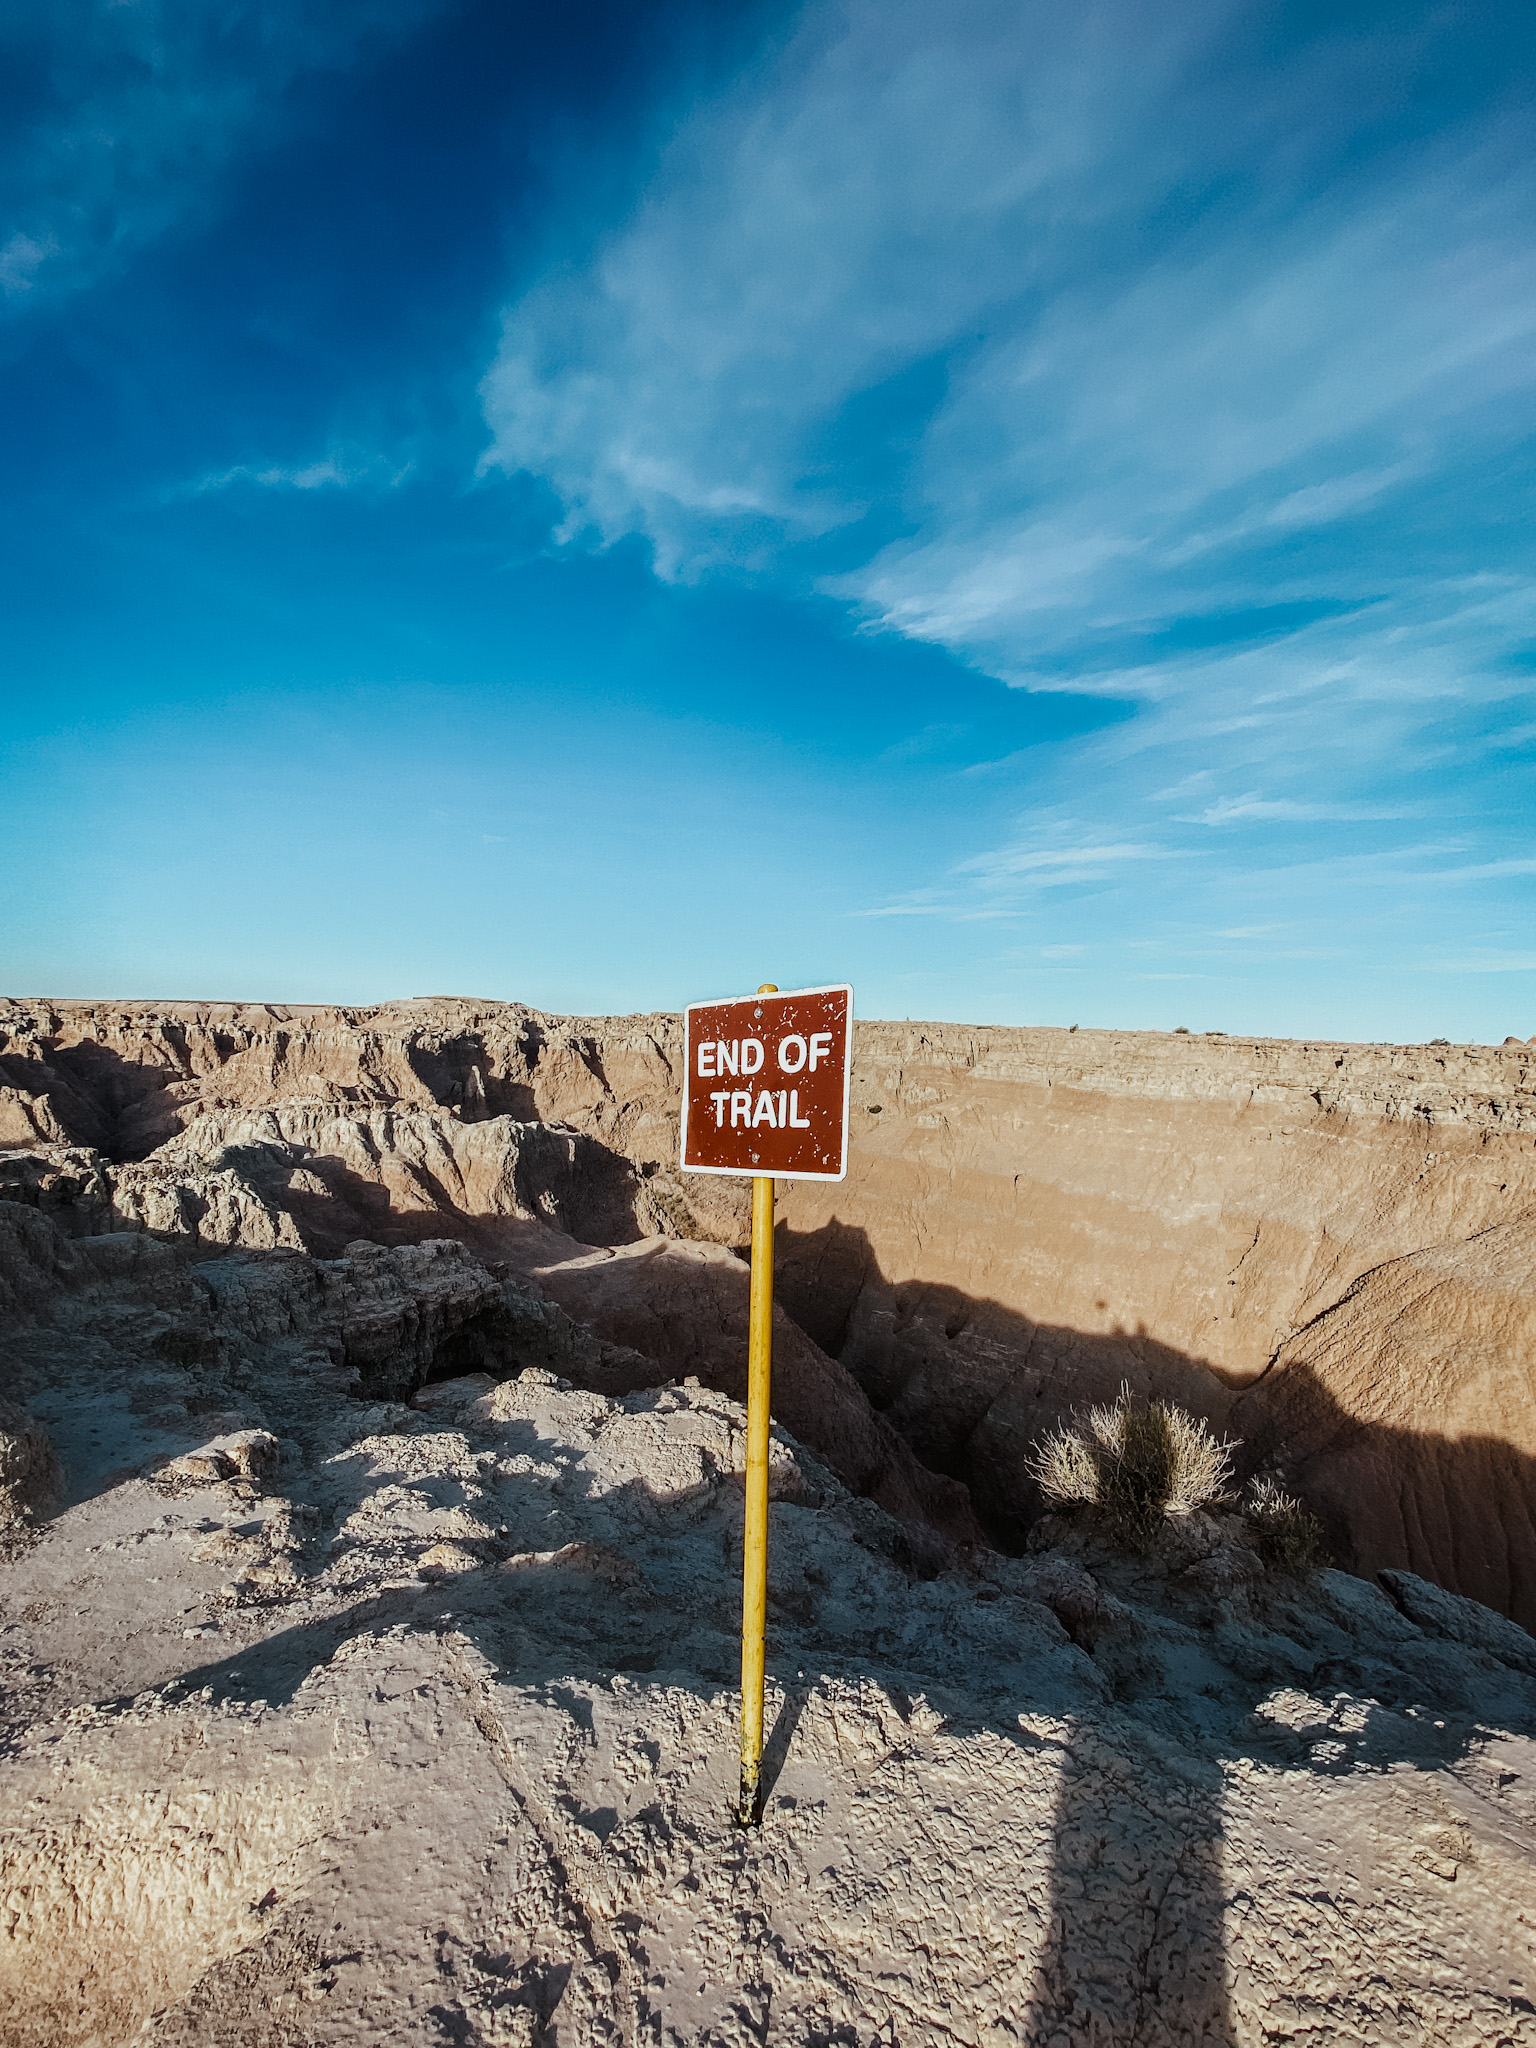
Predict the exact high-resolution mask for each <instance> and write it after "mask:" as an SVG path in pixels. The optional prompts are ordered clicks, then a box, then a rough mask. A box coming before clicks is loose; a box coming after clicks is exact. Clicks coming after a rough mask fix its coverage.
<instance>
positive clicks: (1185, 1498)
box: [1029, 1387, 1235, 1550]
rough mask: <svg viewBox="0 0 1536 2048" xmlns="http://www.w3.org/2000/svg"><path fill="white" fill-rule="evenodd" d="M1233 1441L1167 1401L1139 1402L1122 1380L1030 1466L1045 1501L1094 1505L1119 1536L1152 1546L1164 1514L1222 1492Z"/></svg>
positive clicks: (1055, 1434) (1136, 1545)
mask: <svg viewBox="0 0 1536 2048" xmlns="http://www.w3.org/2000/svg"><path fill="white" fill-rule="evenodd" d="M1234 1448H1235V1446H1234V1445H1232V1444H1227V1443H1222V1442H1221V1441H1219V1440H1218V1439H1217V1438H1216V1437H1214V1436H1213V1435H1212V1434H1211V1431H1210V1429H1209V1428H1208V1427H1207V1425H1206V1424H1205V1423H1203V1422H1201V1421H1199V1420H1197V1418H1196V1417H1195V1416H1193V1415H1187V1414H1186V1413H1185V1412H1184V1410H1183V1409H1182V1408H1176V1407H1175V1406H1174V1405H1173V1403H1172V1402H1171V1401H1153V1402H1152V1403H1151V1404H1150V1405H1149V1406H1148V1407H1146V1408H1137V1407H1136V1406H1134V1404H1133V1403H1132V1401H1131V1395H1130V1389H1129V1388H1128V1387H1122V1388H1121V1389H1120V1392H1119V1395H1118V1396H1117V1397H1116V1399H1115V1400H1113V1401H1110V1402H1106V1403H1104V1404H1103V1405H1102V1406H1099V1407H1096V1408H1090V1409H1089V1410H1088V1412H1087V1414H1086V1415H1085V1416H1084V1417H1083V1418H1082V1419H1081V1421H1077V1420H1075V1419H1074V1421H1073V1422H1072V1423H1071V1424H1070V1425H1068V1426H1066V1427H1064V1428H1061V1429H1057V1430H1054V1431H1052V1433H1051V1434H1050V1435H1049V1436H1048V1437H1046V1438H1044V1439H1043V1440H1042V1441H1041V1442H1040V1443H1039V1444H1037V1445H1036V1447H1035V1452H1034V1455H1033V1457H1032V1458H1031V1460H1030V1467H1029V1469H1030V1471H1031V1472H1032V1473H1033V1475H1034V1477H1035V1480H1036V1482H1037V1483H1038V1485H1039V1487H1040V1490H1041V1492H1042V1493H1043V1494H1044V1495H1045V1496H1046V1498H1047V1499H1048V1500H1053V1501H1057V1502H1060V1503H1062V1504H1063V1505H1066V1504H1069V1503H1073V1502H1085V1503H1087V1504H1088V1505H1089V1506H1092V1507H1096V1508H1097V1509H1098V1510H1099V1512H1100V1514H1101V1515H1102V1516H1103V1518H1104V1523H1105V1526H1106V1528H1107V1529H1108V1531H1109V1533H1110V1535H1111V1536H1113V1537H1114V1538H1115V1540H1116V1541H1117V1542H1120V1543H1123V1544H1125V1545H1126V1546H1127V1548H1129V1549H1132V1550H1149V1549H1150V1548H1151V1546H1152V1544H1153V1542H1154V1540H1155V1538H1156V1536H1157V1532H1158V1530H1159V1528H1160V1527H1161V1526H1162V1523H1163V1521H1164V1519H1165V1517H1167V1516H1170V1515H1188V1514H1192V1513H1193V1512H1194V1510H1195V1509H1196V1508H1200V1507H1207V1506H1213V1505H1215V1503H1217V1502H1218V1501H1221V1500H1224V1499H1225V1498H1226V1491H1225V1489H1226V1484H1227V1480H1228V1478H1229V1477H1230V1474H1231V1454H1232V1451H1233V1449H1234Z"/></svg>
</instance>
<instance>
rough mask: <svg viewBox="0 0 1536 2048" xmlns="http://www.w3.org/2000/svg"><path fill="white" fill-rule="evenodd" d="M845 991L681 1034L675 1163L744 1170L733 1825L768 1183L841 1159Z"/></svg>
mask: <svg viewBox="0 0 1536 2048" xmlns="http://www.w3.org/2000/svg"><path fill="white" fill-rule="evenodd" d="M852 1020H853V990H852V989H851V988H849V987H848V985H847V983H846V982H843V983H840V984H838V985H837V986H836V987H834V988H796V989H789V990H783V989H778V988H775V987H774V985H773V983H772V982H769V981H765V982H764V983H763V985H762V987H761V988H760V989H759V990H758V992H757V994H756V995H755V996H740V997H738V998H736V999H735V1000H734V1001H732V1002H724V1003H690V1004H689V1005H688V1009H687V1012H686V1019H685V1025H684V1034H683V1045H684V1051H685V1054H686V1060H687V1064H686V1069H685V1071H686V1079H685V1080H684V1083H683V1136H682V1147H683V1158H682V1164H683V1171H684V1172H685V1173H735V1174H744V1175H748V1176H750V1178H751V1181H752V1293H751V1301H750V1306H749V1309H748V1314H747V1470H746V1507H745V1512H744V1516H743V1522H742V1542H741V1788H740V1791H739V1792H738V1794H737V1799H736V1820H737V1824H738V1825H739V1826H741V1827H744V1828H749V1827H755V1826H756V1825H757V1823H758V1822H759V1821H760V1820H761V1819H762V1797H763V1795H762V1765H763V1668H764V1644H765V1634H764V1630H765V1624H766V1621H767V1615H768V1399H769V1391H770V1383H771V1380H772V1376H773V1182H774V1176H775V1175H776V1174H783V1175H784V1176H785V1177H786V1178H790V1179H794V1180H841V1179H842V1177H843V1175H844V1174H845V1173H846V1172H847V1170H848V1073H849V1066H850V1056H851V1053H852V1049H853V1033H852V1031H851V1029H850V1025H851V1023H852Z"/></svg>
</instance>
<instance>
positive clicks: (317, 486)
mask: <svg viewBox="0 0 1536 2048" xmlns="http://www.w3.org/2000/svg"><path fill="white" fill-rule="evenodd" d="M414 470H415V464H414V462H410V461H406V462H397V461H394V460H392V459H390V458H389V457H387V456H384V455H378V454H368V453H365V452H362V451H349V452H344V453H333V454H330V455H323V456H320V457H317V458H316V460H314V461H313V462H296V463H282V462H273V463H254V462H238V463H236V464H235V465H234V467H233V468H231V469H219V470H211V471H210V472H209V473H208V475H206V476H201V477H198V478H197V479H196V480H195V481H194V482H192V483H188V484H181V485H176V486H173V487H172V489H171V490H170V492H169V493H168V494H167V495H168V496H169V497H172V498H188V497H193V498H200V497H203V496H206V495H207V494H208V493H209V492H216V491H231V490H240V489H250V490H261V491H323V490H328V489H335V490H356V489H359V488H367V489H370V490H384V491H390V490H396V489H398V488H399V486H400V485H401V484H404V483H406V482H408V481H409V480H410V478H411V476H412V475H413V473H414Z"/></svg>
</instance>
